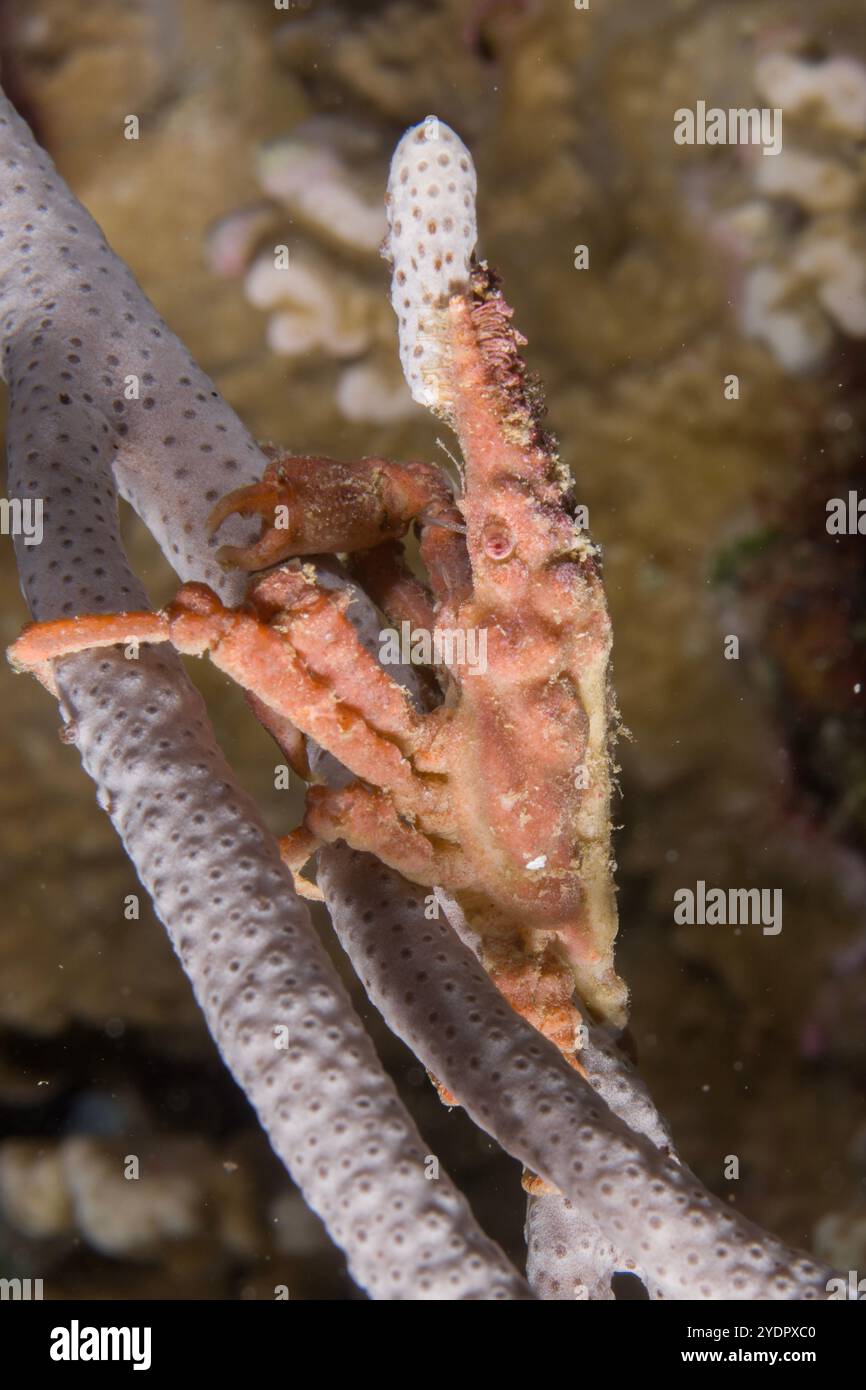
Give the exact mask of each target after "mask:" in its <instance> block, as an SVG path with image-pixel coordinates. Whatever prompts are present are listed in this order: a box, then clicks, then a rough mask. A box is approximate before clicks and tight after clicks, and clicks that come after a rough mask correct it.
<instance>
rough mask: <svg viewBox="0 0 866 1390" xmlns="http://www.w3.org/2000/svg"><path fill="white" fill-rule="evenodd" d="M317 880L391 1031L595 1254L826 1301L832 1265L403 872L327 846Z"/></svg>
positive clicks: (664, 1290) (640, 1267)
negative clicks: (487, 963) (550, 1032)
mask: <svg viewBox="0 0 866 1390" xmlns="http://www.w3.org/2000/svg"><path fill="white" fill-rule="evenodd" d="M319 882H320V883H321V885H322V888H323V890H324V893H325V900H326V902H327V904H328V910H329V912H330V914H331V919H332V921H333V923H334V926H335V928H336V930H337V933H338V935H339V936H340V939H341V941H342V943H343V945H344V947H345V949H346V951H347V952H348V953H349V955H350V957H351V958H352V961H353V964H354V965H355V969H356V970H357V972H358V974H359V976H360V977H361V979H362V981H363V983H364V986H365V988H366V990H367V993H368V994H369V996H370V998H371V999H372V1001H373V1002H374V1003H375V1004H376V1006H377V1008H379V1009H380V1011H381V1012H382V1014H383V1016H384V1017H385V1019H386V1020H387V1022H388V1024H389V1026H390V1027H391V1028H392V1029H393V1030H394V1031H395V1032H396V1033H398V1034H399V1035H400V1037H402V1038H403V1040H404V1041H405V1042H406V1043H407V1044H408V1045H409V1047H411V1048H412V1050H413V1052H414V1053H415V1054H416V1056H418V1057H419V1058H420V1059H421V1060H422V1061H423V1062H424V1064H425V1066H427V1067H428V1068H429V1069H430V1071H431V1072H432V1073H433V1075H434V1076H436V1078H437V1079H438V1080H439V1081H440V1082H442V1083H444V1085H445V1086H447V1088H448V1089H449V1090H450V1091H451V1092H452V1093H453V1094H454V1095H455V1096H456V1098H457V1099H458V1100H459V1101H460V1103H461V1104H462V1105H463V1106H464V1108H465V1109H466V1111H467V1113H468V1114H469V1115H470V1116H471V1117H472V1119H474V1120H475V1121H476V1123H477V1124H479V1125H480V1126H481V1127H482V1128H483V1129H485V1130H487V1132H488V1133H489V1134H491V1135H493V1136H494V1138H496V1139H497V1140H498V1141H499V1143H500V1144H501V1145H502V1146H503V1148H505V1149H507V1150H508V1152H509V1153H511V1154H513V1155H514V1156H515V1157H516V1158H519V1159H521V1161H522V1162H523V1163H524V1164H525V1165H526V1166H527V1167H528V1168H530V1169H532V1170H533V1171H534V1172H536V1173H538V1174H540V1175H541V1176H542V1177H543V1178H545V1179H547V1181H548V1182H550V1183H551V1184H552V1185H553V1186H554V1187H556V1188H558V1189H559V1191H560V1192H561V1193H562V1194H563V1196H564V1197H565V1198H567V1199H569V1200H570V1201H571V1203H572V1204H573V1206H574V1208H575V1209H576V1211H577V1212H578V1213H579V1220H578V1221H577V1224H576V1225H573V1224H572V1226H571V1228H572V1230H576V1231H580V1232H581V1233H582V1235H581V1239H584V1238H587V1237H588V1238H589V1239H591V1240H592V1241H594V1242H596V1244H595V1245H594V1247H593V1250H592V1252H591V1253H592V1255H593V1258H594V1259H595V1258H597V1257H598V1256H599V1252H600V1251H603V1252H604V1258H605V1259H606V1260H611V1261H612V1260H613V1259H614V1257H615V1254H616V1252H620V1253H621V1256H622V1257H624V1259H625V1263H624V1264H619V1263H617V1264H616V1265H615V1267H616V1268H624V1269H629V1270H634V1272H635V1273H637V1274H638V1275H641V1276H642V1277H644V1278H645V1280H646V1282H647V1284H648V1285H649V1286H650V1287H651V1289H652V1291H653V1292H654V1293H655V1294H656V1296H664V1297H667V1298H679V1299H683V1298H685V1299H688V1298H695V1299H710V1298H737V1299H768V1298H777V1299H809V1298H811V1299H816V1298H821V1297H824V1296H826V1284H827V1280H828V1279H829V1278H830V1277H831V1274H832V1271H831V1270H829V1269H827V1268H825V1267H824V1266H822V1265H820V1264H819V1263H817V1262H816V1261H813V1260H810V1259H809V1258H807V1257H806V1256H804V1255H800V1254H798V1253H797V1252H796V1251H792V1250H788V1249H786V1248H785V1246H783V1245H782V1244H781V1242H780V1241H777V1240H776V1239H774V1238H773V1237H771V1236H768V1235H767V1234H766V1233H765V1232H763V1231H761V1230H760V1229H759V1228H758V1227H756V1226H754V1225H753V1224H752V1223H751V1222H750V1221H747V1220H745V1218H743V1217H741V1216H739V1215H737V1214H736V1213H734V1212H731V1211H730V1210H728V1209H727V1208H726V1207H725V1206H724V1205H723V1203H721V1202H720V1201H719V1200H718V1199H717V1198H715V1197H713V1196H712V1195H711V1194H710V1193H709V1192H707V1191H706V1190H705V1189H704V1188H703V1187H702V1186H701V1184H700V1183H699V1182H698V1180H697V1178H695V1176H694V1174H692V1173H690V1172H689V1170H688V1169H687V1168H685V1167H684V1166H683V1165H681V1164H680V1163H678V1162H677V1160H676V1159H675V1158H673V1157H672V1156H670V1155H669V1153H668V1152H667V1149H668V1145H667V1143H666V1142H665V1134H664V1130H663V1128H662V1127H661V1126H660V1123H659V1122H658V1120H657V1117H655V1115H654V1112H653V1111H652V1107H651V1106H650V1105H649V1103H648V1100H647V1098H646V1096H645V1094H644V1093H643V1091H642V1088H641V1087H640V1085H639V1084H638V1083H630V1082H629V1079H628V1073H627V1069H626V1068H624V1067H623V1066H621V1065H620V1064H618V1063H617V1062H616V1060H615V1058H614V1057H613V1056H612V1054H610V1053H609V1051H608V1050H606V1049H604V1048H603V1047H602V1048H597V1049H595V1055H594V1060H593V1062H591V1066H592V1067H593V1069H594V1071H595V1076H596V1081H597V1089H596V1087H595V1086H594V1085H593V1084H591V1082H589V1081H587V1080H585V1079H584V1078H583V1077H582V1076H580V1075H579V1074H578V1073H577V1072H576V1071H575V1070H574V1069H573V1068H572V1067H571V1066H569V1064H568V1063H567V1062H566V1061H565V1059H564V1058H563V1057H562V1056H561V1055H560V1053H559V1052H558V1051H557V1050H556V1048H555V1047H554V1046H553V1045H552V1044H551V1043H549V1042H548V1041H547V1040H546V1039H545V1038H543V1037H542V1036H541V1035H540V1034H539V1033H537V1032H536V1031H535V1030H534V1029H533V1028H532V1027H531V1026H530V1025H529V1024H528V1023H526V1022H525V1021H524V1020H523V1019H522V1018H521V1017H520V1016H519V1015H518V1014H516V1013H515V1012H514V1010H513V1009H511V1008H510V1007H509V1005H508V1004H507V1003H506V1002H505V1000H504V999H503V998H502V997H501V995H500V994H499V992H498V991H497V989H496V987H495V986H494V984H493V983H492V981H491V980H490V978H489V976H488V975H487V974H486V972H485V971H484V969H483V968H482V967H481V965H480V964H479V963H478V961H477V960H476V958H475V956H474V955H473V953H472V951H471V950H470V949H469V948H468V947H467V946H465V945H464V944H463V942H462V941H460V940H459V938H458V937H457V935H456V934H455V933H454V932H453V931H452V930H451V928H450V927H449V926H448V924H447V922H445V921H443V920H433V921H430V920H428V919H427V918H426V916H425V912H424V903H423V902H421V901H419V900H418V899H413V898H412V897H411V896H410V891H411V890H408V885H407V884H406V883H405V882H404V881H403V880H402V879H401V878H400V877H399V875H397V874H395V873H394V872H393V871H392V870H390V869H387V868H385V867H384V866H382V865H379V864H377V861H376V860H374V859H372V858H371V857H369V856H365V855H361V854H358V853H357V852H354V851H350V850H347V849H345V848H340V847H337V848H329V849H327V850H324V851H322V853H321V855H320V870H319ZM407 890H408V891H407ZM407 897H408V901H407ZM659 1140H661V1141H662V1143H663V1147H661V1148H659V1147H657V1143H658V1141H659ZM559 1220H560V1224H561V1225H562V1224H563V1222H564V1221H565V1218H564V1216H563V1214H562V1213H560V1214H559ZM565 1224H571V1223H567V1222H566V1223H565ZM599 1233H602V1234H603V1239H601V1238H600V1235H599ZM596 1273H597V1267H596ZM570 1296H571V1297H574V1294H573V1293H572V1294H571V1295H570Z"/></svg>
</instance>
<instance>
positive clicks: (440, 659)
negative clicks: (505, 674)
mask: <svg viewBox="0 0 866 1390" xmlns="http://www.w3.org/2000/svg"><path fill="white" fill-rule="evenodd" d="M379 661H380V662H381V664H382V665H383V666H399V665H403V666H446V667H448V668H449V669H450V668H451V667H454V666H468V667H469V673H470V675H483V674H484V672H485V671H486V670H487V629H486V628H485V627H468V628H462V627H459V628H451V627H437V628H434V629H433V630H432V632H431V631H430V630H429V629H427V628H423V627H416V628H413V627H412V624H411V623H409V622H402V623H401V624H400V631H399V632H398V631H397V629H396V628H384V629H383V630H382V631H381V632H380V633H379Z"/></svg>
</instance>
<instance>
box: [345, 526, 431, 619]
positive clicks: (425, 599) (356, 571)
mask: <svg viewBox="0 0 866 1390" xmlns="http://www.w3.org/2000/svg"><path fill="white" fill-rule="evenodd" d="M351 572H352V574H353V575H354V577H355V578H356V579H357V581H358V583H359V584H360V585H361V588H362V589H363V590H364V592H365V593H366V594H367V596H368V598H371V599H372V600H373V602H374V603H375V605H376V607H377V608H381V610H382V612H383V613H384V614H385V615H386V616H387V617H388V618H389V619H390V620H391V622H393V623H401V622H404V621H405V622H409V623H411V624H412V626H413V627H414V628H425V629H426V630H427V631H429V632H432V630H433V628H434V627H435V626H436V610H435V608H434V607H433V595H432V594H431V593H430V590H429V589H428V588H427V586H426V584H422V582H421V580H420V579H418V578H417V577H416V576H415V575H414V574H413V573H412V571H411V570H410V568H409V566H408V565H407V564H406V562H405V560H404V559H403V550H402V547H401V546H400V545H399V544H397V543H396V542H395V541H386V542H385V543H384V544H383V545H377V546H375V547H374V548H373V549H372V550H364V551H361V553H360V554H358V555H356V556H355V557H354V559H353V562H352V565H351Z"/></svg>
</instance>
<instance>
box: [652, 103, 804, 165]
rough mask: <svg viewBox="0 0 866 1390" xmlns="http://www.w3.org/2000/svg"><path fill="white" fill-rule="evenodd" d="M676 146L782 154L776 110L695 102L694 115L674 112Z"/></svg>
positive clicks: (686, 110) (687, 110)
mask: <svg viewBox="0 0 866 1390" xmlns="http://www.w3.org/2000/svg"><path fill="white" fill-rule="evenodd" d="M674 141H675V143H676V144H677V145H760V146H761V147H762V148H761V153H762V154H770V155H776V154H781V152H782V108H781V107H780V106H775V107H769V106H762V107H757V106H749V107H745V106H737V107H735V106H732V107H730V108H729V109H728V110H725V109H724V107H721V106H709V107H708V106H707V103H706V102H705V101H699V102H697V103H696V105H695V109H694V111H693V110H692V109H691V107H689V106H680V107H678V108H677V110H676V111H675V112H674Z"/></svg>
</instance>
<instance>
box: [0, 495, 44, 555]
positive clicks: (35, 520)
mask: <svg viewBox="0 0 866 1390" xmlns="http://www.w3.org/2000/svg"><path fill="white" fill-rule="evenodd" d="M43 505H44V504H43V501H42V498H41V497H0V535H3V536H23V537H24V544H25V545H41V544H42V509H43Z"/></svg>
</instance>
